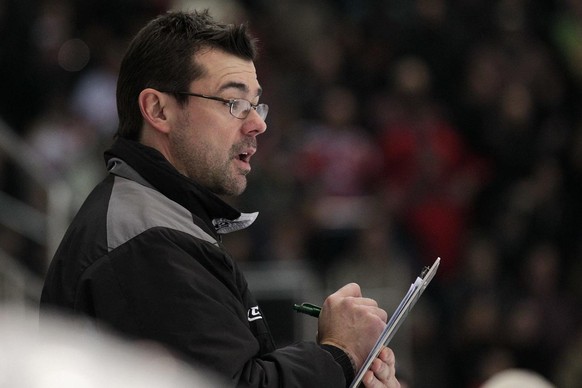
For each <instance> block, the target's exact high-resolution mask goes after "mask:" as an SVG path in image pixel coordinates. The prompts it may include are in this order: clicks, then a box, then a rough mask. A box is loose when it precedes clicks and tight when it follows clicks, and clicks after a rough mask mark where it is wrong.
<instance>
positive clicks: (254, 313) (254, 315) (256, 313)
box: [247, 306, 263, 322]
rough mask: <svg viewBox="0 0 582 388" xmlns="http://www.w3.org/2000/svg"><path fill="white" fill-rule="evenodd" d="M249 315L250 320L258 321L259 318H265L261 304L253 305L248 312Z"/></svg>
mask: <svg viewBox="0 0 582 388" xmlns="http://www.w3.org/2000/svg"><path fill="white" fill-rule="evenodd" d="M247 317H248V320H249V322H252V321H256V320H257V319H263V316H262V315H261V310H259V306H254V307H251V308H250V309H249V311H248V312H247Z"/></svg>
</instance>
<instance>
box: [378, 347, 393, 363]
mask: <svg viewBox="0 0 582 388" xmlns="http://www.w3.org/2000/svg"><path fill="white" fill-rule="evenodd" d="M378 358H379V359H380V360H382V361H383V362H385V363H386V364H388V365H389V366H391V367H394V365H395V364H396V356H395V355H394V352H393V351H392V349H390V348H387V347H384V348H382V350H381V351H380V353H379V354H378Z"/></svg>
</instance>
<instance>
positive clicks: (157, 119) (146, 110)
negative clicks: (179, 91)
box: [138, 88, 170, 133]
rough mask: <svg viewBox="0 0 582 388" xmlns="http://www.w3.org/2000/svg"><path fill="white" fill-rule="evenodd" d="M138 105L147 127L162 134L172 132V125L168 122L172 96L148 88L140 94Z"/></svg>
mask: <svg viewBox="0 0 582 388" xmlns="http://www.w3.org/2000/svg"><path fill="white" fill-rule="evenodd" d="M138 103H139V109H140V111H141V115H142V116H143V119H144V124H145V125H148V126H150V127H153V128H154V129H156V130H158V131H160V132H162V133H168V132H169V131H170V123H169V122H168V111H169V110H170V106H169V104H170V96H169V95H168V94H166V93H162V92H160V91H158V90H156V89H152V88H147V89H144V90H142V91H141V93H140V94H139V97H138Z"/></svg>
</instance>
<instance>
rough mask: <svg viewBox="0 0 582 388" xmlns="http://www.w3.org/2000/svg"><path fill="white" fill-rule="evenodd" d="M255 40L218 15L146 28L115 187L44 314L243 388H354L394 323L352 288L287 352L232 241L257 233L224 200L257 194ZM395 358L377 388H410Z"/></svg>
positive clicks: (121, 100)
mask: <svg viewBox="0 0 582 388" xmlns="http://www.w3.org/2000/svg"><path fill="white" fill-rule="evenodd" d="M254 58H255V46H254V41H253V39H252V38H251V37H250V36H249V34H248V32H247V29H246V28H245V26H232V25H223V24H220V23H216V22H215V21H213V19H212V18H211V17H210V16H209V14H208V12H194V13H181V12H175V13H168V14H166V15H163V16H161V17H158V18H157V19H155V20H154V21H152V22H150V23H149V24H148V25H147V26H145V27H144V28H143V29H142V30H141V31H140V32H139V33H138V34H137V35H136V37H135V38H134V40H133V41H132V43H131V44H130V47H129V49H128V52H127V53H126V56H125V58H124V60H123V62H122V65H121V69H120V73H119V80H118V88H117V104H118V111H119V119H120V124H119V131H118V136H117V139H116V141H115V143H114V145H113V146H112V148H111V149H110V150H109V151H107V152H106V155H105V156H106V161H107V166H108V170H109V175H108V177H107V178H106V179H105V180H104V181H103V182H101V183H100V184H99V185H98V186H97V187H96V188H95V189H94V191H93V192H92V193H91V194H90V195H89V197H88V198H87V200H86V202H85V203H84V204H83V206H82V207H81V209H80V210H79V213H78V214H77V216H76V217H75V219H74V220H73V222H72V224H71V226H70V228H69V230H68V231H67V233H66V235H65V237H64V239H63V241H62V243H61V245H60V247H59V249H58V251H57V253H56V255H55V257H54V259H53V262H52V263H51V266H50V268H49V271H48V275H47V278H46V281H45V285H44V288H43V293H42V298H41V304H42V306H43V309H44V308H50V307H55V308H60V309H68V310H73V311H74V312H77V313H81V314H84V315H87V316H90V317H92V318H94V319H96V320H97V321H99V322H104V323H106V324H108V325H110V326H112V327H113V328H115V329H117V330H119V331H120V332H122V333H125V334H126V335H128V336H131V337H135V338H145V339H150V340H155V341H158V342H160V343H162V344H165V345H166V346H168V347H169V348H171V349H173V350H176V351H178V352H180V354H182V355H183V356H184V357H187V358H189V359H190V360H191V361H192V362H194V363H196V364H197V365H199V366H202V367H207V368H211V369H213V370H214V371H216V372H217V373H218V374H220V375H221V376H223V377H225V378H227V379H228V380H229V381H232V384H233V385H234V386H244V387H341V386H345V385H349V383H350V382H351V380H352V379H353V378H354V373H355V371H357V369H358V368H359V367H360V366H361V365H362V364H363V362H364V360H365V358H366V355H367V353H368V352H369V350H370V349H371V348H372V346H373V344H374V342H375V340H376V338H377V337H378V336H379V334H380V332H381V330H382V329H383V328H384V326H385V322H386V318H387V315H386V312H385V311H383V310H382V309H380V308H378V306H377V304H376V302H375V301H373V300H371V299H367V298H363V297H362V295H361V293H360V289H359V287H358V286H357V285H356V284H348V285H346V286H344V287H343V288H341V289H340V290H338V291H337V292H336V293H334V294H332V295H330V296H329V297H328V298H327V299H326V300H325V302H324V304H323V308H322V311H321V315H320V317H319V323H318V341H317V343H312V342H304V343H299V344H296V345H292V346H288V347H284V348H280V349H275V347H274V345H273V341H272V338H271V334H270V332H269V329H268V327H267V323H266V321H265V319H264V317H263V316H262V313H261V310H260V308H259V306H257V303H256V300H255V299H254V298H253V296H252V295H251V293H250V291H249V290H248V287H247V283H246V280H245V278H244V276H243V274H242V273H241V271H240V270H239V268H238V267H237V265H236V263H235V262H234V261H233V260H232V259H231V257H230V256H229V254H228V252H226V250H225V249H224V247H223V245H222V244H221V239H220V235H221V234H224V233H228V232H233V231H236V230H240V229H242V228H245V227H247V226H248V225H250V224H251V223H252V222H253V221H254V218H255V217H256V213H255V214H242V213H240V212H238V211H237V210H235V209H233V208H232V207H230V206H229V205H227V204H226V203H224V202H223V201H222V200H221V199H219V197H218V196H217V195H238V194H240V193H242V192H243V191H244V189H245V187H246V183H247V181H246V175H247V174H248V173H249V172H250V170H251V167H250V160H251V157H252V156H253V154H254V153H255V152H256V150H257V139H256V137H257V136H258V135H260V134H261V133H263V132H264V131H265V130H266V124H265V117H266V115H267V112H268V107H267V106H266V105H265V104H262V103H259V102H258V101H259V97H260V96H261V87H260V84H259V82H258V80H257V74H256V70H255V67H254ZM394 363H395V360H394V355H393V353H392V352H391V351H390V350H389V349H385V350H384V351H383V352H382V353H381V355H380V356H379V358H378V359H376V360H375V361H374V364H373V366H372V367H371V370H370V371H369V372H368V374H367V376H366V378H365V385H366V386H367V387H398V386H399V383H398V381H397V380H396V378H395V376H394V374H395V367H394Z"/></svg>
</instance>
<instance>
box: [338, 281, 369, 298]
mask: <svg viewBox="0 0 582 388" xmlns="http://www.w3.org/2000/svg"><path fill="white" fill-rule="evenodd" d="M333 295H337V296H343V297H347V296H353V297H356V298H360V297H361V296H362V290H361V289H360V286H359V285H358V284H357V283H348V284H346V285H345V286H343V287H342V288H340V289H339V290H337V291H336V292H334V293H333Z"/></svg>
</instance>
